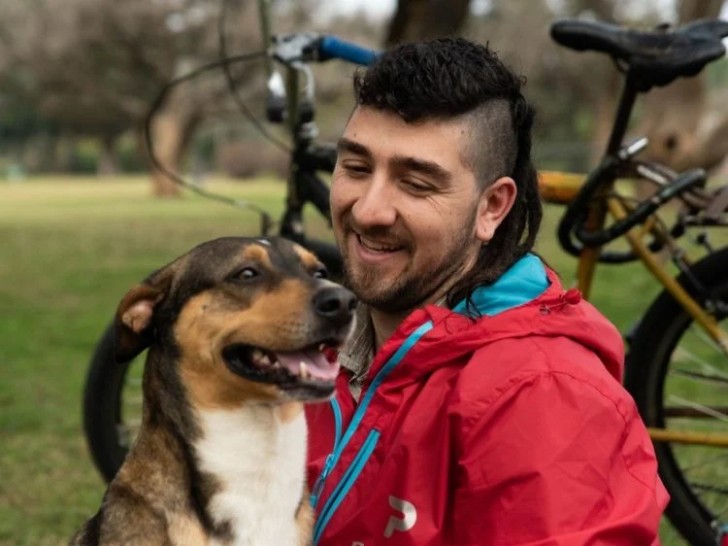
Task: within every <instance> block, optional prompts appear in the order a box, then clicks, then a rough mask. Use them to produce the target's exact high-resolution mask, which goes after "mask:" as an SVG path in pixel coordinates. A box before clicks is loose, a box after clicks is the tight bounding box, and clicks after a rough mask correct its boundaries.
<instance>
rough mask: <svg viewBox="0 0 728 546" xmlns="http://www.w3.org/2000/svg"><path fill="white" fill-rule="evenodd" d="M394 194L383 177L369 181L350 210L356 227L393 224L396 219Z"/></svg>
mask: <svg viewBox="0 0 728 546" xmlns="http://www.w3.org/2000/svg"><path fill="white" fill-rule="evenodd" d="M394 193H395V192H393V191H392V188H391V184H390V183H389V182H387V180H385V179H384V177H378V178H375V179H373V180H371V181H370V183H369V184H367V186H366V188H365V189H364V191H363V193H362V194H361V195H360V196H359V197H358V199H357V200H356V202H355V203H354V206H353V207H352V209H351V212H352V215H353V216H354V221H355V222H356V223H357V225H359V226H361V227H373V226H391V225H392V224H394V221H395V220H396V218H397V209H396V197H395V195H394Z"/></svg>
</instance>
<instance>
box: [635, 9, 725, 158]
mask: <svg viewBox="0 0 728 546" xmlns="http://www.w3.org/2000/svg"><path fill="white" fill-rule="evenodd" d="M722 4H723V0H682V2H680V5H679V12H678V13H679V21H680V22H681V23H685V22H688V21H694V20H697V19H703V18H716V17H717V16H718V14H719V13H720V9H721V7H722ZM706 82H707V73H706V71H703V72H701V73H700V74H699V75H697V76H695V77H692V78H680V79H678V80H676V81H675V82H673V83H671V84H670V85H669V86H667V87H664V88H659V89H655V90H654V91H652V92H650V93H649V94H648V95H647V96H646V97H645V108H644V116H643V122H642V123H641V126H640V134H645V135H646V136H647V137H648V138H649V139H650V145H649V147H648V149H647V152H646V156H647V157H649V158H650V159H653V160H657V161H659V162H661V163H664V164H666V165H669V166H671V167H672V168H674V169H676V170H679V171H682V170H685V169H689V168H693V167H702V168H704V169H707V170H711V169H714V168H715V167H717V166H718V165H719V164H720V163H721V162H722V161H723V160H724V158H725V157H726V155H728V111H726V109H725V102H724V100H725V96H723V97H722V100H720V103H718V101H711V100H710V99H711V98H712V97H710V93H709V90H708V88H707V83H706Z"/></svg>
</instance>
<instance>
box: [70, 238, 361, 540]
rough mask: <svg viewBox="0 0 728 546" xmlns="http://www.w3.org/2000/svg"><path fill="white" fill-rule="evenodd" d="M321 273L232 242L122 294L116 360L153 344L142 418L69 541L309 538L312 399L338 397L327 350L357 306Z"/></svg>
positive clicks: (292, 249)
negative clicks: (92, 511) (307, 413)
mask: <svg viewBox="0 0 728 546" xmlns="http://www.w3.org/2000/svg"><path fill="white" fill-rule="evenodd" d="M322 269H323V268H322V265H321V264H320V262H319V261H318V260H317V259H316V258H315V257H314V256H313V255H312V254H311V253H309V252H308V251H306V250H304V249H303V248H301V247H300V246H297V245H294V244H292V243H289V242H288V241H285V240H283V239H277V238H274V239H265V240H263V239H243V238H224V239H217V240H215V241H211V242H208V243H204V244H202V245H200V246H198V247H196V248H194V249H193V250H192V251H191V252H190V253H188V254H186V255H184V256H182V257H181V258H179V259H177V260H175V261H174V262H172V263H171V264H169V265H168V266H166V267H164V268H162V269H160V270H159V271H157V272H156V273H154V274H152V275H151V276H150V277H149V278H147V279H146V280H145V281H144V282H143V283H141V284H140V285H138V286H137V287H135V288H133V289H132V290H131V291H130V292H129V293H128V294H127V295H126V296H125V297H124V299H123V300H122V302H121V304H120V306H119V309H118V311H117V319H116V323H117V356H118V358H119V360H127V359H130V358H132V357H133V356H135V355H136V354H138V353H139V352H141V351H142V350H143V349H144V348H146V347H149V352H148V355H147V361H146V364H145V370H144V381H143V394H144V408H143V418H142V426H141V430H140V432H139V435H138V437H137V440H136V442H135V445H134V446H133V448H132V450H131V451H130V453H129V455H128V456H127V458H126V460H125V462H124V464H123V466H122V467H121V469H120V470H119V472H118V474H117V475H116V477H115V478H114V480H113V481H112V482H111V484H110V485H109V487H108V489H107V491H106V494H105V496H104V499H103V503H102V506H101V508H100V510H99V511H98V513H97V514H96V515H95V516H94V517H92V518H91V519H89V520H88V521H87V522H86V524H85V525H84V526H83V528H82V529H81V530H80V531H79V532H78V533H77V534H76V535H75V536H74V538H73V539H72V540H71V545H73V546H91V545H94V546H95V545H114V546H116V545H132V544H133V545H155V546H161V545H170V546H172V545H175V546H177V545H180V546H181V545H185V546H192V545H206V546H223V545H230V546H232V545H235V546H238V545H250V546H253V545H256V546H258V545H259V546H275V545H282V546H283V545H304V544H308V543H309V541H310V536H311V527H312V519H313V516H312V511H311V508H310V505H309V502H308V493H307V491H306V490H305V479H304V473H305V453H306V451H305V448H306V445H305V444H306V425H305V419H304V415H303V411H302V408H303V402H306V401H312V400H321V399H326V398H328V397H329V396H330V395H331V393H332V392H333V387H334V378H335V375H336V370H337V368H338V365H337V364H335V363H331V362H328V361H327V360H324V358H323V356H322V354H321V352H320V351H321V350H325V348H326V347H335V346H337V345H339V344H341V343H342V342H343V341H344V340H345V338H346V337H347V336H348V335H349V334H350V332H351V330H352V328H353V313H352V311H353V307H354V297H353V295H352V294H351V293H350V292H349V291H348V290H346V289H344V288H342V287H340V286H339V285H336V284H334V283H332V282H330V281H327V280H322V279H321V278H320V277H321V274H320V272H321V271H322ZM255 348H257V350H256V349H255ZM296 359H297V360H296ZM299 362H303V363H307V364H308V366H306V365H305V364H304V365H303V366H301V365H300V364H299Z"/></svg>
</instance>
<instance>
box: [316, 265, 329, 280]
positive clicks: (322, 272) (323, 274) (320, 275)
mask: <svg viewBox="0 0 728 546" xmlns="http://www.w3.org/2000/svg"><path fill="white" fill-rule="evenodd" d="M312 276H313V278H314V279H328V278H329V272H328V271H326V268H324V267H320V268H318V269H317V270H316V271H314V272H313V273H312Z"/></svg>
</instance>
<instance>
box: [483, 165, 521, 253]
mask: <svg viewBox="0 0 728 546" xmlns="http://www.w3.org/2000/svg"><path fill="white" fill-rule="evenodd" d="M517 194H518V190H517V188H516V182H515V181H514V180H513V179H512V178H510V177H509V176H503V177H501V178H499V179H498V180H496V181H495V182H493V183H492V184H491V185H489V186H488V187H487V188H485V189H484V190H483V193H482V194H481V196H480V202H479V204H478V215H477V218H476V224H475V235H476V237H477V238H478V239H480V240H481V241H482V242H484V243H487V242H488V241H490V240H491V239H492V238H493V235H494V234H495V230H496V228H497V227H498V226H499V225H501V222H503V220H505V218H506V216H508V213H509V212H510V211H511V208H513V203H515V202H516V196H517Z"/></svg>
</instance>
